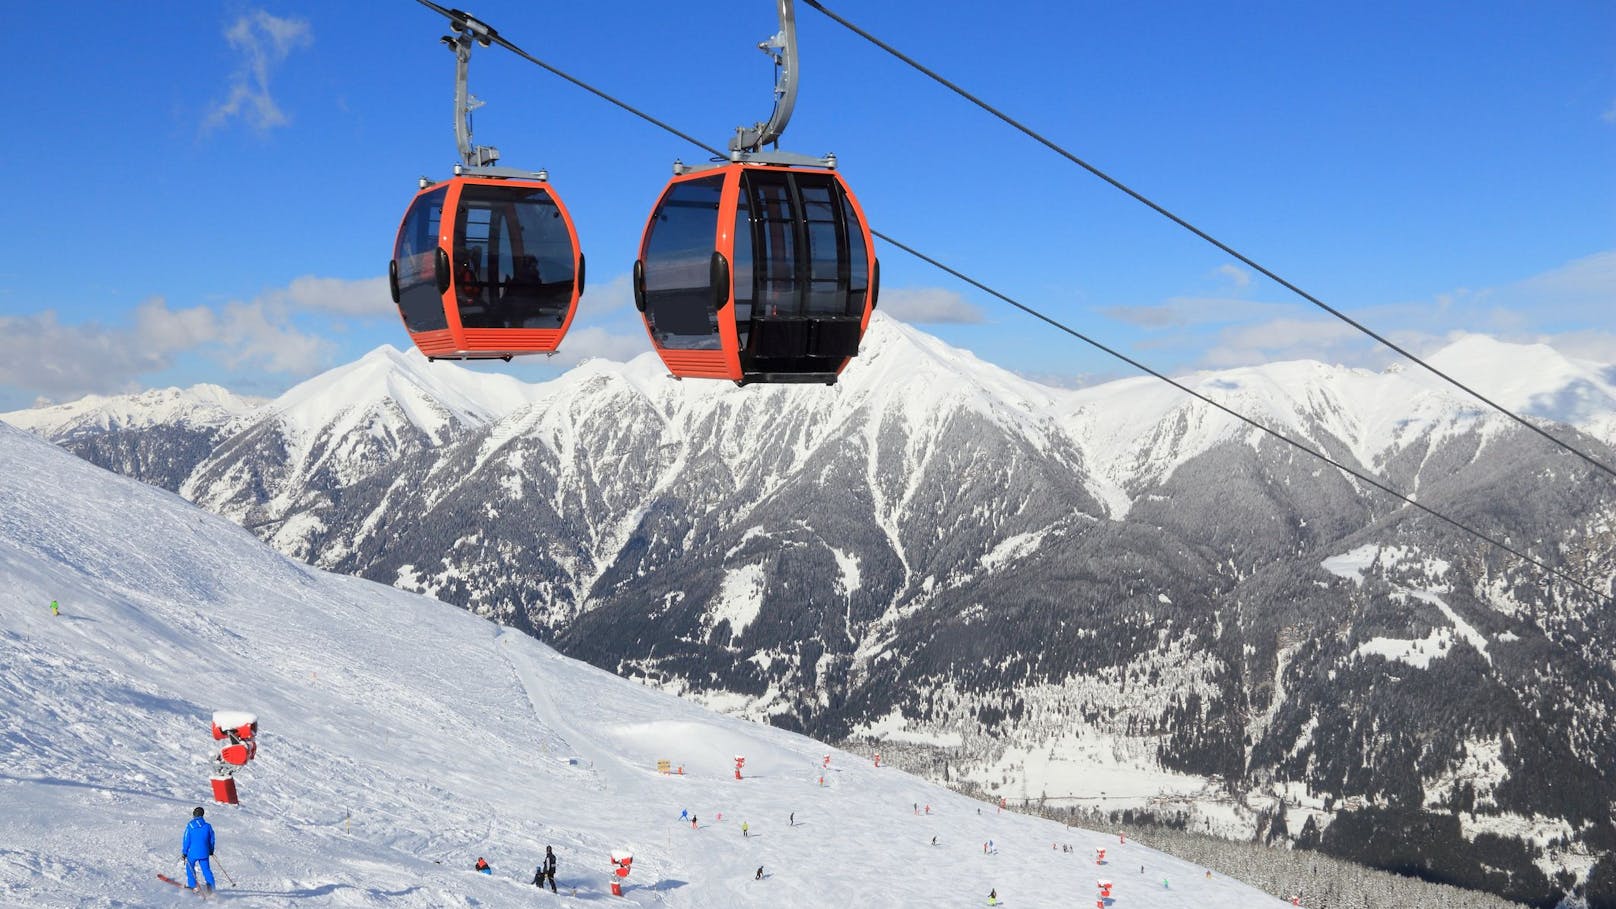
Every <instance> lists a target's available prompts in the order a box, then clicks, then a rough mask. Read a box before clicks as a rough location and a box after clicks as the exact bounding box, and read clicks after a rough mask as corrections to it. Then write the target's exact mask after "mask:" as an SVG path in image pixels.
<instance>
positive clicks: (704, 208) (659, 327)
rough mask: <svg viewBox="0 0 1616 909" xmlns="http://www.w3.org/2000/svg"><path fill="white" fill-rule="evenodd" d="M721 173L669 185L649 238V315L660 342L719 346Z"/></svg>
mask: <svg viewBox="0 0 1616 909" xmlns="http://www.w3.org/2000/svg"><path fill="white" fill-rule="evenodd" d="M723 185H724V178H723V176H722V175H719V176H714V177H707V178H703V179H699V180H686V181H683V182H679V183H675V184H673V185H672V186H670V187H668V191H667V193H665V194H664V195H663V197H662V201H661V202H660V203H658V205H657V207H656V211H655V212H654V213H653V214H652V216H651V228H650V231H649V234H648V236H647V237H646V241H645V259H644V262H645V265H644V268H645V317H646V322H647V323H648V324H649V325H650V328H651V336H652V338H653V339H654V340H655V341H656V343H657V345H658V346H660V347H665V348H674V349H683V350H716V349H718V347H719V337H718V309H717V304H716V302H715V300H714V296H715V295H714V288H713V286H712V258H713V249H714V244H715V243H716V240H717V235H718V200H719V196H720V194H721V192H722V189H723Z"/></svg>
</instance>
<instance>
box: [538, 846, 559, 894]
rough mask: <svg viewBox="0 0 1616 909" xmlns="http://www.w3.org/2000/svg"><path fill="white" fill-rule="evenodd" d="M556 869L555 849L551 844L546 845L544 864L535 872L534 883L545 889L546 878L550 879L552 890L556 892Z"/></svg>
mask: <svg viewBox="0 0 1616 909" xmlns="http://www.w3.org/2000/svg"><path fill="white" fill-rule="evenodd" d="M555 869H556V857H555V850H554V849H552V848H550V847H549V846H545V847H544V864H542V865H540V866H539V870H538V871H535V872H533V883H534V885H535V886H537V887H538V888H539V889H540V890H543V889H544V882H545V881H546V880H548V881H549V882H550V892H551V893H555V892H556V882H555Z"/></svg>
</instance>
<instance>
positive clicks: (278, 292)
mask: <svg viewBox="0 0 1616 909" xmlns="http://www.w3.org/2000/svg"><path fill="white" fill-rule="evenodd" d="M255 302H258V303H265V304H271V305H276V306H295V307H297V308H299V309H311V310H317V311H320V312H326V313H331V314H332V315H338V316H358V317H369V318H380V317H389V318H396V317H397V316H398V308H397V307H396V306H394V305H393V300H392V297H391V296H390V295H389V294H388V291H387V279H386V278H385V277H380V276H378V277H375V278H360V279H358V280H348V279H346V278H321V277H317V276H315V275H304V276H303V277H301V278H294V279H293V280H292V283H291V284H288V285H287V286H286V287H282V288H278V289H275V290H271V291H267V292H265V293H264V294H262V295H261V296H259V297H258V299H257V300H256V301H255Z"/></svg>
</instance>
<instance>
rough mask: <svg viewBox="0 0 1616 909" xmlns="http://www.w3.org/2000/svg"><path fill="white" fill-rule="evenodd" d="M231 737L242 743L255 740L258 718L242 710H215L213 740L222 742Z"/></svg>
mask: <svg viewBox="0 0 1616 909" xmlns="http://www.w3.org/2000/svg"><path fill="white" fill-rule="evenodd" d="M232 735H233V736H235V738H236V739H237V740H239V741H243V742H246V741H251V740H252V739H254V738H257V736H258V717H257V716H256V715H254V714H251V713H247V712H246V711H243V710H215V711H214V712H213V740H214V741H215V742H222V741H224V740H225V739H227V738H230V737H231V736H232Z"/></svg>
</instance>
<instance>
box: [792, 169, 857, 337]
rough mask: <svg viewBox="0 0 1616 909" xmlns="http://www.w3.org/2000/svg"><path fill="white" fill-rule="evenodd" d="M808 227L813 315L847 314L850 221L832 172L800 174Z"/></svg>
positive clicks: (807, 304) (809, 301)
mask: <svg viewBox="0 0 1616 909" xmlns="http://www.w3.org/2000/svg"><path fill="white" fill-rule="evenodd" d="M797 186H798V190H799V192H800V193H801V194H802V203H803V205H802V213H803V223H804V228H805V231H806V233H807V236H808V269H807V271H808V276H807V277H808V294H807V300H806V302H805V303H804V307H803V308H804V311H805V312H806V313H807V314H808V315H810V316H819V317H826V316H844V315H847V314H848V313H847V310H848V303H847V225H846V223H845V222H844V221H843V220H842V217H841V212H840V210H839V209H840V208H841V203H842V197H841V194H840V192H838V190H839V189H840V187H839V186H838V185H837V184H836V181H835V180H834V179H833V178H832V177H831V176H830V175H828V174H800V175H798V176H797Z"/></svg>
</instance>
